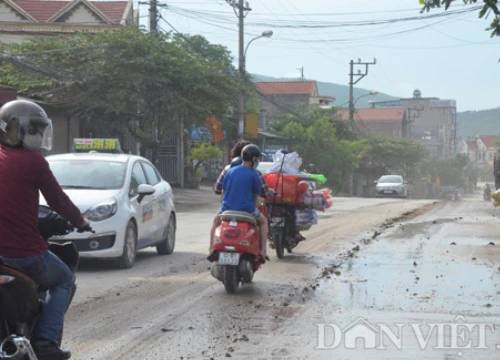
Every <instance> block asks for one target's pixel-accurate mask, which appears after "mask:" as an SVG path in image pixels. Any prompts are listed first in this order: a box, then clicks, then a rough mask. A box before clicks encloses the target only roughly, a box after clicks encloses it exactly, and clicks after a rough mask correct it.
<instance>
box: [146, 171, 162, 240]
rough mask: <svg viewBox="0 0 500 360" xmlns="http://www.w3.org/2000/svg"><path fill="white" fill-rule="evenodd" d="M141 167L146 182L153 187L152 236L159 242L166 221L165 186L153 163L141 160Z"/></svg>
mask: <svg viewBox="0 0 500 360" xmlns="http://www.w3.org/2000/svg"><path fill="white" fill-rule="evenodd" d="M142 167H143V169H144V172H145V173H146V178H147V181H148V184H149V185H151V186H153V187H154V188H155V193H154V195H155V199H154V204H153V227H154V229H153V238H154V240H155V241H157V242H159V241H161V240H162V236H163V234H164V230H165V228H166V225H167V222H168V214H167V206H166V204H167V190H168V189H167V187H166V186H165V185H164V184H163V182H162V181H161V177H160V176H159V174H158V171H157V170H156V169H155V168H154V166H153V165H151V164H150V163H147V162H145V161H144V162H142Z"/></svg>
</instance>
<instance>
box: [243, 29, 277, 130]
mask: <svg viewBox="0 0 500 360" xmlns="http://www.w3.org/2000/svg"><path fill="white" fill-rule="evenodd" d="M271 36H273V32H272V31H271V30H267V31H264V32H262V34H260V35H259V36H256V37H254V38H253V39H252V40H250V41H249V42H248V44H247V46H246V47H245V50H244V51H243V53H242V52H241V47H240V62H239V65H240V68H239V73H240V81H241V86H242V88H241V93H240V102H239V106H238V135H239V136H243V135H244V132H245V86H244V84H245V73H246V69H245V64H246V56H247V51H248V47H249V46H250V44H251V43H252V42H253V41H255V40H257V39H260V38H264V37H266V38H270V37H271Z"/></svg>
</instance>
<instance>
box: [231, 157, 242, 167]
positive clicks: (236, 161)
mask: <svg viewBox="0 0 500 360" xmlns="http://www.w3.org/2000/svg"><path fill="white" fill-rule="evenodd" d="M242 163H243V160H242V159H241V156H238V157H235V158H234V159H233V160H232V161H231V164H230V167H235V166H238V165H241V164H242Z"/></svg>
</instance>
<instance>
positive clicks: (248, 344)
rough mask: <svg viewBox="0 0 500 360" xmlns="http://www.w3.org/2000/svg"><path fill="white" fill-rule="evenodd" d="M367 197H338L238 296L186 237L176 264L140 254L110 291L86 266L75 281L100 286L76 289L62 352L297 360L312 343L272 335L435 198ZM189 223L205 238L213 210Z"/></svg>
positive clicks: (202, 242) (102, 357) (99, 357)
mask: <svg viewBox="0 0 500 360" xmlns="http://www.w3.org/2000/svg"><path fill="white" fill-rule="evenodd" d="M372 200H375V199H357V200H354V199H343V200H338V202H339V204H337V206H335V205H334V207H333V208H332V209H331V211H328V212H326V213H324V214H321V215H320V220H319V224H318V225H317V226H315V227H313V228H312V229H311V230H310V231H308V232H305V233H304V235H305V236H306V237H307V240H306V241H305V242H303V243H301V244H299V246H298V247H297V248H295V249H294V250H295V251H294V254H292V255H288V254H287V255H286V257H285V258H284V259H282V260H278V259H277V258H276V257H275V256H271V261H270V262H268V263H266V264H265V265H264V267H263V268H262V269H261V270H259V271H258V272H257V273H256V275H255V279H254V283H252V284H249V285H245V286H244V287H242V288H240V290H239V292H238V293H237V294H235V295H228V294H226V292H225V291H224V287H223V285H222V284H221V283H219V282H217V281H216V280H215V279H213V278H212V277H211V275H210V274H209V263H208V262H207V261H206V260H205V256H206V255H205V252H206V248H207V241H206V237H203V238H199V239H191V242H188V244H187V245H186V246H185V247H184V248H182V247H181V249H180V250H179V251H176V253H175V254H174V255H173V256H172V257H168V258H161V259H159V258H158V257H157V256H156V255H153V254H152V253H145V254H141V256H140V257H139V260H140V262H139V263H138V266H137V267H136V268H137V269H136V268H134V269H133V270H135V272H132V273H131V272H121V273H120V272H115V271H109V276H110V277H111V278H112V279H113V284H112V285H110V284H109V283H108V286H107V288H106V287H103V286H102V285H98V283H99V281H100V280H98V279H105V278H106V276H107V274H106V272H107V270H106V269H98V270H97V271H96V272H94V270H89V269H84V270H82V271H83V273H82V274H79V275H81V276H82V277H84V278H85V277H88V278H90V279H91V278H92V277H93V276H95V279H96V280H95V281H94V283H92V282H91V280H89V283H87V284H86V285H85V286H84V287H83V290H82V289H79V291H84V292H85V294H83V295H82V294H81V295H80V297H79V298H78V299H77V301H76V302H75V304H74V305H73V306H72V307H71V308H70V311H69V312H68V315H67V320H66V327H65V345H67V346H68V347H69V348H71V350H72V351H73V354H74V355H73V358H75V359H85V360H90V359H93V360H115V359H116V360H127V359H148V360H160V359H162V360H163V359H165V360H166V359H221V358H226V357H234V358H241V359H289V358H290V359H291V358H298V357H296V356H295V355H294V351H293V350H292V351H291V349H297V348H303V347H308V349H310V350H311V351H312V350H313V345H311V344H309V342H310V339H309V340H307V341H305V342H304V343H303V344H300V343H297V342H296V339H295V337H294V334H293V331H292V333H291V334H289V336H284V337H283V336H281V337H279V338H276V340H279V341H274V340H273V338H274V337H275V336H276V334H278V333H281V334H284V333H287V331H290V329H289V326H290V324H294V325H293V326H298V327H299V328H300V327H301V326H302V325H301V322H300V321H298V322H297V319H299V318H301V315H300V314H304V312H306V311H307V309H308V307H310V306H318V304H317V302H316V301H317V300H315V299H316V298H317V295H316V293H318V291H319V290H320V289H321V288H322V287H325V286H326V284H327V283H328V282H329V281H330V282H336V281H338V280H339V279H341V278H342V276H343V272H344V269H343V267H344V266H345V264H346V263H348V262H349V261H351V260H352V259H355V258H357V257H358V256H359V254H362V253H363V252H364V251H365V249H366V248H368V247H370V246H371V245H372V243H373V242H376V241H377V240H378V238H379V237H380V236H381V234H383V233H384V232H385V231H387V230H389V229H391V228H393V227H396V226H398V225H399V224H400V223H402V222H405V221H408V220H410V219H412V218H413V217H415V216H418V215H421V214H422V213H425V212H427V211H429V210H430V209H432V208H433V207H434V206H435V203H434V202H431V201H417V200H413V201H406V200H401V201H400V200H394V201H380V200H379V201H378V202H376V201H372ZM355 201H358V204H357V205H352V202H355ZM342 202H345V203H343V204H342ZM360 204H361V205H360ZM193 216H196V217H198V218H201V217H202V216H203V217H205V218H206V219H205V223H204V224H203V230H200V231H204V232H207V231H208V228H207V227H206V224H209V223H210V221H211V219H212V216H213V211H212V210H211V211H210V212H207V213H205V214H201V213H200V214H195V215H193ZM186 217H187V218H186V219H185V220H186V221H184V225H181V222H179V227H180V229H179V230H180V232H181V233H182V232H183V231H184V232H187V231H188V228H190V227H193V223H190V222H188V221H187V220H188V218H189V217H190V216H189V215H186ZM182 226H185V227H186V228H185V229H184V230H183V229H182V228H181V227H182ZM178 241H179V240H178ZM269 253H270V254H271V250H270V251H269ZM271 255H273V254H271ZM160 261H161V263H160ZM160 264H161V265H160ZM149 265H151V266H153V265H154V266H156V267H155V268H153V269H152V268H151V266H149ZM120 276H122V278H121V279H120ZM103 281H104V280H103ZM332 296H334V295H332ZM286 329H288V330H286ZM285 330H286V331H285ZM292 330H293V329H292ZM296 330H297V334H301V335H302V336H303V335H304V334H303V333H301V332H300V329H296ZM300 358H315V356H314V355H311V357H309V355H307V354H306V353H304V354H303V355H302V356H301V357H300Z"/></svg>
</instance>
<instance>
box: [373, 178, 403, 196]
mask: <svg viewBox="0 0 500 360" xmlns="http://www.w3.org/2000/svg"><path fill="white" fill-rule="evenodd" d="M375 183H376V185H375V189H376V190H377V192H376V196H377V197H383V196H398V197H402V198H406V197H407V196H408V189H407V183H406V181H404V179H403V177H402V176H401V175H384V176H381V177H380V179H378V181H376V182H375Z"/></svg>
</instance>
